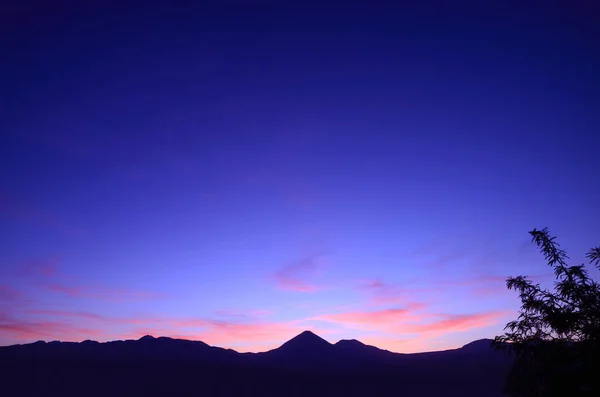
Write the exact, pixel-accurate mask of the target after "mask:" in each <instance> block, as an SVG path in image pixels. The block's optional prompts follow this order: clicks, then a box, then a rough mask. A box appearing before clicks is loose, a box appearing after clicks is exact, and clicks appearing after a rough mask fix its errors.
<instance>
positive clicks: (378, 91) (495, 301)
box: [0, 1, 600, 352]
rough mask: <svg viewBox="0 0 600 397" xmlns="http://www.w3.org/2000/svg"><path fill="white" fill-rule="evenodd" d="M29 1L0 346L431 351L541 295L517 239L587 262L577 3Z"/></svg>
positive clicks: (598, 84) (597, 121) (22, 15)
mask: <svg viewBox="0 0 600 397" xmlns="http://www.w3.org/2000/svg"><path fill="white" fill-rule="evenodd" d="M44 3H45V5H38V6H36V7H33V8H31V9H27V8H26V7H23V6H22V5H21V6H15V7H13V8H10V9H6V10H5V11H8V12H2V13H1V15H2V16H1V18H2V19H1V20H0V26H2V29H3V31H2V32H4V33H2V34H3V36H4V37H9V39H8V40H7V41H3V42H2V44H1V45H2V46H3V47H2V53H3V60H2V61H0V73H1V75H2V86H1V87H0V345H6V344H13V343H24V342H32V341H35V340H39V339H44V340H55V339H60V340H76V341H79V340H84V339H96V340H101V341H104V340H113V339H122V338H139V337H140V336H142V335H144V334H147V333H150V334H154V335H155V336H159V335H164V336H178V337H185V338H190V339H200V340H203V341H205V342H207V343H210V344H215V345H219V346H225V347H232V348H234V349H237V350H240V351H262V350H266V349H269V348H273V347H276V346H277V345H279V344H280V343H282V342H283V341H285V340H287V339H289V338H291V337H292V336H294V335H296V334H297V333H299V332H301V331H302V330H304V329H311V330H313V331H314V332H316V333H317V334H319V335H321V336H323V337H324V338H325V339H327V340H329V341H332V342H335V341H337V340H338V339H343V338H357V339H360V340H362V341H363V342H366V343H370V344H373V345H376V346H379V347H383V348H387V349H390V350H393V351H399V352H413V351H423V350H439V349H444V348H452V347H457V346H460V345H462V344H465V343H467V342H469V341H471V340H474V339H478V338H484V337H493V336H495V335H497V334H499V333H500V332H501V331H502V328H503V326H504V324H505V323H506V322H507V321H508V320H510V319H512V318H513V317H514V316H515V313H516V311H517V309H518V307H519V301H518V299H517V297H516V294H515V293H514V292H511V291H507V290H506V288H505V284H504V279H505V278H506V277H507V276H510V275H518V274H526V275H531V276H534V278H535V279H537V280H539V281H540V282H543V283H550V282H551V281H552V276H551V269H550V268H548V267H547V266H546V265H545V264H544V261H543V257H542V256H541V255H540V254H538V253H537V252H536V249H535V246H534V245H533V243H530V241H529V235H528V234H527V232H528V231H529V230H531V229H533V228H542V227H545V226H548V227H549V228H550V230H551V232H552V233H553V234H556V235H558V238H559V241H560V242H561V244H562V246H563V248H565V249H566V250H567V252H568V253H570V254H571V257H572V258H573V260H574V262H583V261H584V253H585V252H586V251H587V250H588V249H589V248H591V247H592V246H596V245H598V244H599V243H600V211H598V203H600V184H598V176H597V170H599V169H600V156H599V155H598V148H599V147H600V111H599V110H600V74H599V73H598V70H600V52H599V51H598V50H597V48H598V44H597V43H598V42H600V17H598V16H599V15H600V12H598V7H597V5H594V3H593V2H586V1H576V2H554V1H548V2H546V3H545V4H546V5H545V7H544V8H539V7H533V6H531V7H530V6H528V5H527V4H528V2H527V1H519V2H516V1H515V2H506V1H502V2H494V1H492V2H475V1H472V2H468V4H467V2H464V1H463V2H461V1H457V2H451V3H452V4H453V5H452V7H450V6H442V5H440V4H442V3H444V2H437V3H436V4H437V5H438V6H437V7H432V6H431V4H426V3H427V2H421V1H419V2H416V1H415V2H414V3H415V4H420V5H419V6H416V5H413V6H402V7H401V6H393V7H392V6H389V5H388V6H378V5H376V2H375V3H371V2H369V4H370V5H369V6H366V5H363V6H354V5H352V3H351V2H350V3H347V4H346V5H345V6H344V7H334V6H323V5H314V6H313V5H311V4H309V3H310V2H301V3H299V4H301V5H298V6H294V5H291V4H292V2H291V1H290V2H278V3H279V4H280V5H278V6H273V5H267V3H259V2H255V4H254V5H253V6H248V5H246V6H241V5H240V4H242V3H243V2H237V3H236V2H233V1H223V2H214V3H215V4H213V5H206V4H209V3H212V2H197V3H201V4H204V6H198V5H196V6H190V5H187V6H175V5H173V4H174V3H173V2H169V4H170V5H169V6H163V7H162V8H159V7H154V6H153V7H149V6H144V7H136V6H134V5H129V3H127V5H123V4H122V3H120V4H121V5H119V6H108V5H106V3H107V2H93V1H92V2H89V3H86V4H91V5H87V6H81V5H77V3H80V2H65V1H62V2H56V3H55V2H52V4H50V3H47V2H44ZM245 3H246V4H247V3H248V2H245ZM283 3H285V4H286V5H285V6H283V5H282V4H283ZM364 3H365V4H366V2H364ZM431 3H432V4H433V2H431ZM445 3H450V2H445ZM484 3H485V5H482V4H484ZM494 3H498V4H500V3H501V4H502V6H493V5H492V4H494ZM511 3H514V4H520V6H515V5H514V4H511ZM19 4H21V3H19ZM74 4H75V5H74ZM182 4H183V3H182ZM461 4H462V5H461ZM476 4H478V5H476ZM593 274H594V275H597V272H593Z"/></svg>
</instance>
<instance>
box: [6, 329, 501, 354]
mask: <svg viewBox="0 0 600 397" xmlns="http://www.w3.org/2000/svg"><path fill="white" fill-rule="evenodd" d="M303 335H304V336H308V337H313V338H318V339H321V340H323V341H324V342H326V343H328V344H329V345H331V346H335V345H337V344H338V343H340V342H343V341H356V342H359V343H360V344H362V345H364V346H370V347H374V348H376V349H379V350H382V351H388V352H390V353H394V354H406V355H410V354H423V353H435V352H444V351H450V350H457V349H461V348H463V347H465V346H468V345H470V344H472V343H475V342H483V341H489V342H490V343H491V342H492V341H493V339H489V338H481V339H475V340H472V341H471V342H468V343H466V344H464V345H462V346H459V347H455V348H450V349H442V350H427V351H419V352H412V353H402V352H396V351H392V350H388V349H383V348H380V347H377V346H373V345H368V344H366V343H363V342H361V341H360V340H358V339H354V338H353V339H340V340H338V341H337V342H335V343H331V342H329V341H328V340H326V339H325V338H322V337H321V336H319V335H317V334H316V333H314V332H313V331H310V330H305V331H302V332H301V333H299V334H298V335H296V336H293V337H292V338H290V339H288V340H287V341H285V342H283V343H282V344H281V345H279V346H278V347H275V348H273V349H269V350H265V351H256V352H239V351H237V350H235V349H233V348H230V347H223V346H216V345H210V344H208V343H206V342H204V341H202V340H199V339H184V338H176V337H170V336H153V335H150V334H146V335H143V336H141V337H140V338H138V339H113V340H106V341H103V342H100V341H97V340H92V339H85V340H82V341H65V340H57V339H55V340H51V341H46V340H43V339H39V340H37V341H35V342H30V343H16V344H13V345H2V346H0V348H6V347H12V346H26V345H33V344H36V343H44V344H45V343H57V342H58V343H77V344H80V343H85V342H88V343H89V342H93V343H98V344H105V343H112V342H127V341H133V342H137V341H141V340H148V339H151V340H157V339H161V338H162V339H171V340H181V341H188V342H199V343H204V344H205V345H207V346H210V347H216V348H219V349H224V350H232V351H234V352H236V353H238V354H260V353H267V352H269V351H273V350H277V349H279V348H281V347H282V346H284V345H285V344H287V343H289V342H291V341H293V340H296V339H298V338H300V337H302V336H303Z"/></svg>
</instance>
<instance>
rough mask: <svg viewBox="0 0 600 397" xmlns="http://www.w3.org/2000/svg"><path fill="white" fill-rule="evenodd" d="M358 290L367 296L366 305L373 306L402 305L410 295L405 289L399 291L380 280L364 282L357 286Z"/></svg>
mask: <svg viewBox="0 0 600 397" xmlns="http://www.w3.org/2000/svg"><path fill="white" fill-rule="evenodd" d="M359 290H360V291H361V292H366V293H367V294H369V295H370V298H369V300H368V302H367V304H370V305H375V306H379V305H396V304H404V303H406V302H407V301H408V300H409V299H410V297H411V295H412V294H411V291H410V290H408V289H406V288H405V289H401V288H398V287H395V286H393V285H390V284H387V283H385V282H383V281H381V280H365V281H363V282H362V283H361V284H360V285H359Z"/></svg>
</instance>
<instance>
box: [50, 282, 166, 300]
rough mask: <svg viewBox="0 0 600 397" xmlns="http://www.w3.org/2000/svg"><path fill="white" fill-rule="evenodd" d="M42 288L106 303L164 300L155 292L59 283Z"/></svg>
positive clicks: (162, 295) (161, 295)
mask: <svg viewBox="0 0 600 397" xmlns="http://www.w3.org/2000/svg"><path fill="white" fill-rule="evenodd" d="M44 287H45V288H46V289H47V290H48V291H51V292H55V293H60V294H65V295H68V296H70V297H72V298H86V299H96V300H103V301H108V302H128V301H139V300H142V301H144V300H152V299H159V298H164V297H165V295H164V294H161V293H157V292H149V291H135V290H124V289H110V288H103V287H99V286H89V285H85V286H68V285H65V284H61V283H48V284H44Z"/></svg>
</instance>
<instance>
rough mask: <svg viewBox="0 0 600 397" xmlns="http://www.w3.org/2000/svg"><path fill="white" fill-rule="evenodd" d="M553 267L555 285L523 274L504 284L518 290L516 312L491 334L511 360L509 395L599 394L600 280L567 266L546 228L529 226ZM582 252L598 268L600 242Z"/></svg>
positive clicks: (541, 250)
mask: <svg viewBox="0 0 600 397" xmlns="http://www.w3.org/2000/svg"><path fill="white" fill-rule="evenodd" d="M529 234H530V235H531V236H532V241H533V242H535V244H536V245H537V246H538V248H539V250H540V252H541V253H542V254H544V257H545V259H546V260H547V262H548V265H549V266H551V267H552V268H553V269H554V275H555V278H556V280H555V282H554V291H549V290H547V289H543V288H542V287H541V286H540V285H539V284H534V283H533V282H532V281H531V280H529V279H528V278H527V277H526V276H518V277H509V278H508V279H507V281H506V285H507V287H508V288H509V289H512V290H515V291H518V292H519V298H520V299H521V309H520V314H519V316H518V318H517V319H516V320H514V321H511V322H509V323H508V324H507V325H506V327H505V328H504V331H505V333H504V335H501V336H497V337H496V338H495V339H494V346H495V347H496V348H504V349H508V350H509V352H511V353H514V354H515V361H514V363H513V367H512V369H511V371H510V374H509V376H508V379H507V385H506V388H505V392H506V393H508V394H509V395H512V396H519V397H529V396H539V397H542V396H543V397H546V396H592V395H593V396H598V395H600V382H599V381H598V379H599V378H600V376H598V374H597V373H596V371H595V369H596V367H597V365H596V364H597V362H598V358H599V357H600V354H599V353H600V349H599V346H600V343H599V342H600V285H599V284H598V283H597V282H596V281H594V280H592V279H591V278H590V276H589V274H588V271H587V269H586V268H585V265H583V264H582V265H576V266H569V265H567V263H566V261H567V260H568V259H569V257H568V256H567V254H566V253H565V251H564V250H562V249H561V248H560V245H559V244H558V243H557V242H556V237H550V233H549V232H548V229H547V228H544V229H543V230H536V229H534V230H533V231H531V232H529ZM586 257H587V258H588V259H589V262H590V264H591V265H594V266H596V267H597V268H598V269H600V247H597V248H592V249H591V250H590V251H589V252H588V253H587V254H586Z"/></svg>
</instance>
